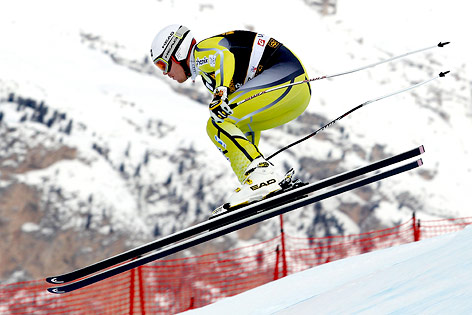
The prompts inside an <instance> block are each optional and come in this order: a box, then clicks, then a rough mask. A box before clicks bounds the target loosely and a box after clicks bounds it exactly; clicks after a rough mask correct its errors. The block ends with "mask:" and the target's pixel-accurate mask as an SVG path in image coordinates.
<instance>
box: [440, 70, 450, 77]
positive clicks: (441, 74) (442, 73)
mask: <svg viewBox="0 0 472 315" xmlns="http://www.w3.org/2000/svg"><path fill="white" fill-rule="evenodd" d="M449 72H451V71H444V72H441V73H439V76H440V77H441V78H443V77H445V76H446V74H448V73H449Z"/></svg>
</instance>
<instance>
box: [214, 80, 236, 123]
mask: <svg viewBox="0 0 472 315" xmlns="http://www.w3.org/2000/svg"><path fill="white" fill-rule="evenodd" d="M209 108H210V116H211V118H212V119H213V120H214V121H216V122H217V123H222V122H223V121H224V120H225V118H227V117H228V116H229V115H231V114H232V113H233V110H232V109H231V108H230V107H229V105H228V88H227V87H226V86H219V87H217V88H216V89H215V91H214V92H213V100H212V101H211V103H210V106H209Z"/></svg>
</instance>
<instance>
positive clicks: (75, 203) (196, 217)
mask: <svg viewBox="0 0 472 315" xmlns="http://www.w3.org/2000/svg"><path fill="white" fill-rule="evenodd" d="M327 3H332V4H335V5H333V6H328V7H323V6H320V5H319V4H318V2H316V1H308V0H305V1H302V0H298V1H291V2H286V1H280V0H277V1H275V0H272V1H265V0H264V1H257V2H255V1H247V0H242V1H239V2H237V3H235V2H229V1H216V0H205V1H203V0H193V1H190V0H181V1H178V0H160V1H158V0H153V1H151V0H139V1H133V2H130V1H108V0H102V1H89V0H86V1H82V2H80V3H68V2H65V1H58V0H47V1H41V2H38V1H26V0H19V1H4V2H2V10H0V30H1V31H0V40H1V49H0V235H1V238H0V257H1V258H0V266H1V270H0V282H12V281H19V280H27V279H37V278H42V277H45V276H48V275H50V274H52V273H57V272H63V271H67V270H71V269H73V268H76V267H80V266H83V265H85V264H88V263H92V262H94V261H96V260H99V259H103V258H105V257H108V256H110V255H113V254H115V253H118V252H121V251H123V250H125V249H128V248H130V247H133V246H136V245H139V244H142V243H143V242H147V241H150V240H152V239H155V238H156V237H160V236H163V235H168V234H169V233H172V232H174V231H176V230H179V229H182V228H185V227H188V226H190V225H192V224H195V223H197V222H201V221H203V220H206V219H207V217H208V215H209V212H210V211H211V209H213V208H214V207H216V206H217V205H219V204H221V203H222V202H224V199H225V197H226V196H227V195H228V194H229V193H230V191H231V190H232V189H234V188H235V187H236V186H237V181H236V178H235V176H234V175H233V174H232V172H231V169H230V167H229V165H228V164H227V162H226V160H225V159H224V158H223V157H222V156H221V154H220V153H219V151H218V150H216V149H215V148H214V147H213V145H212V144H211V142H210V141H209V140H208V138H207V135H206V131H205V125H206V121H207V119H208V117H209V114H208V109H207V107H206V105H207V103H208V102H209V100H210V95H209V94H208V92H207V91H206V89H205V88H204V87H203V85H202V84H201V83H200V82H199V81H200V78H199V79H198V80H197V82H196V83H195V84H192V83H191V82H186V83H185V84H183V85H178V84H177V83H175V82H173V81H172V80H169V79H168V78H164V77H163V75H162V74H161V73H159V71H157V69H155V67H154V66H153V65H152V63H150V60H149V58H148V52H149V48H150V43H151V41H152V39H153V37H154V35H155V34H156V33H157V32H158V31H159V30H160V29H161V28H162V27H163V26H165V25H168V24H172V23H183V24H185V25H187V26H188V27H190V28H191V29H192V32H193V34H194V36H195V37H196V38H197V40H201V39H203V38H206V37H208V36H211V35H214V34H218V33H221V32H225V31H228V30H233V29H249V30H255V31H257V32H261V33H265V34H267V35H270V36H273V37H275V38H277V39H278V40H280V41H281V42H282V43H284V44H285V45H287V46H288V47H289V48H290V49H291V50H293V51H294V52H295V53H296V54H297V55H298V56H299V57H300V58H301V60H302V61H303V63H304V65H305V67H306V69H307V71H308V73H309V75H310V77H317V76H321V75H331V74H335V73H339V72H342V71H346V70H351V69H354V68H357V67H360V66H363V65H367V64H371V63H373V62H376V61H379V60H382V59H386V58H389V57H391V56H394V55H398V54H402V53H405V52H407V51H411V50H415V49H419V48H423V47H427V46H431V45H435V44H437V43H439V42H440V41H451V44H450V45H448V46H446V47H444V48H440V49H434V50H432V51H430V52H427V53H420V54H417V55H413V56H410V57H407V58H405V59H403V60H400V61H395V62H393V63H391V64H388V65H381V66H378V67H376V68H372V69H369V70H367V71H363V72H360V73H356V74H352V75H346V76H343V77H338V78H335V79H331V80H322V81H318V82H314V83H312V85H311V86H312V91H313V95H312V100H311V103H310V105H309V107H308V109H307V111H306V112H305V113H304V114H303V115H302V116H301V117H300V118H299V119H297V120H296V121H294V122H291V123H289V124H287V125H285V126H283V127H280V128H277V129H275V130H271V131H267V132H265V133H263V135H262V140H261V146H260V149H261V151H262V152H264V153H265V154H267V155H268V154H270V153H273V152H274V151H276V150H277V149H278V148H280V147H281V146H283V145H286V144H289V143H291V142H293V141H295V140H297V139H299V138H301V137H303V136H305V135H307V134H309V133H310V132H312V131H314V130H316V129H318V128H319V127H320V126H322V125H323V124H325V123H327V122H329V121H330V120H332V119H334V118H336V117H338V116H339V115H341V114H342V113H344V112H346V111H347V110H349V109H350V108H352V107H354V106H357V105H359V104H361V103H363V102H365V101H367V100H369V99H372V98H375V97H379V96H382V95H385V94H388V93H390V92H393V91H395V90H398V89H401V88H404V87H407V86H410V85H412V84H415V83H417V82H420V81H423V80H425V79H428V78H430V77H432V76H435V75H437V74H438V73H439V72H441V71H447V70H450V71H451V73H450V74H449V75H448V76H447V77H446V78H444V79H440V80H436V81H434V82H433V83H431V84H430V85H428V86H424V87H420V88H418V89H416V90H414V91H412V92H408V93H404V94H401V95H398V96H395V97H392V98H389V99H386V100H382V101H380V102H377V103H374V104H371V105H369V106H367V107H366V108H363V109H362V110H360V111H358V112H356V113H355V114H353V115H351V116H349V117H348V118H346V119H343V120H342V121H341V122H339V123H338V124H336V125H335V126H333V127H331V128H329V129H327V130H325V131H323V133H321V134H319V135H317V137H315V138H313V139H310V140H308V141H306V142H304V143H302V144H300V145H298V146H297V147H295V148H293V149H291V150H290V151H288V152H285V153H283V154H280V155H278V156H277V157H275V158H274V159H273V160H272V161H273V162H274V163H275V164H276V165H279V166H280V167H281V169H283V170H286V169H288V168H290V167H294V168H295V170H296V171H297V175H298V176H299V177H300V178H301V179H303V180H306V181H310V182H313V181H316V180H319V179H322V178H325V177H327V176H331V175H334V174H337V173H340V172H342V171H345V170H350V169H353V168H357V167H359V166H363V165H366V164H368V163H370V162H372V161H374V160H378V159H381V158H384V157H387V156H390V155H393V154H397V153H401V152H403V151H406V150H408V149H411V148H413V147H415V146H419V145H422V144H423V145H424V146H425V148H426V153H425V154H424V156H423V160H424V163H425V165H424V166H423V167H421V168H420V169H419V170H417V171H413V172H410V173H408V174H403V175H400V176H397V177H395V178H391V179H388V180H385V181H383V182H381V183H380V184H375V185H371V186H368V187H366V188H362V189H359V190H356V191H354V192H351V193H347V194H344V195H342V196H339V197H336V198H332V199H331V200H328V201H325V202H322V203H319V204H317V205H313V206H310V207H306V208H305V209H303V210H297V211H295V212H293V213H290V214H288V215H286V216H285V222H286V223H285V224H286V226H285V230H286V231H287V232H288V233H290V234H292V235H297V236H324V235H332V234H351V233H359V232H363V231H367V230H372V229H378V228H382V227H388V226H392V225H396V224H398V223H400V222H403V221H405V220H407V219H409V218H410V217H411V213H412V212H413V211H416V212H417V215H418V217H420V218H424V219H429V218H444V217H460V216H470V211H471V209H470V203H469V200H468V198H467V192H468V191H469V190H470V187H472V185H471V184H472V176H471V175H472V167H471V165H470V162H469V161H470V160H471V152H470V150H471V148H472V145H471V144H472V140H471V137H470V135H471V134H472V76H471V66H472V57H471V56H472V54H471V47H472V46H471V45H470V43H469V40H468V32H469V30H470V28H471V26H472V25H471V24H472V23H471V22H470V21H469V19H468V16H467V10H466V8H465V4H464V3H463V2H462V1H459V0H457V1H449V2H447V3H446V2H444V1H426V0H421V1H415V2H414V3H411V2H409V1H406V0H401V1H396V2H394V3H393V2H387V1H374V0H359V1H348V0H338V1H328V2H327ZM325 9H326V10H325ZM278 233H279V222H278V220H277V219H272V220H269V221H267V222H265V223H263V224H260V225H258V226H256V227H250V228H246V229H244V230H243V231H240V232H237V233H233V234H231V235H229V236H227V237H224V238H220V239H218V240H215V241H214V242H211V243H209V244H206V245H204V246H199V247H197V248H194V249H193V251H187V252H185V253H184V254H185V255H194V254H199V253H203V252H210V251H217V250H222V249H228V248H233V247H239V246H242V245H243V244H247V243H255V242H260V241H261V240H265V239H267V238H269V237H271V236H274V235H276V234H278Z"/></svg>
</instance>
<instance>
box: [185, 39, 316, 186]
mask: <svg viewBox="0 0 472 315" xmlns="http://www.w3.org/2000/svg"><path fill="white" fill-rule="evenodd" d="M193 57H194V60H195V67H196V71H197V74H200V75H201V76H202V79H203V82H204V84H205V86H206V87H207V88H208V89H209V90H210V91H211V92H213V91H214V89H215V88H216V87H219V86H226V87H228V100H229V104H233V103H237V102H239V101H241V100H244V99H247V98H249V97H250V96H253V95H254V94H256V93H258V92H261V91H265V90H267V89H269V88H273V87H276V86H281V85H284V84H288V83H293V82H297V81H303V80H306V79H308V76H307V73H306V71H305V69H304V67H303V65H302V63H301V62H300V60H299V59H298V58H297V57H296V56H295V55H294V54H293V53H292V52H291V51H290V50H289V49H288V48H287V47H285V46H284V45H282V44H281V43H280V42H278V41H277V40H275V39H274V38H271V37H267V36H265V35H263V34H258V33H255V32H250V31H232V32H227V33H224V34H221V35H216V36H213V37H210V38H207V39H205V40H202V41H201V42H199V43H198V44H196V46H195V49H194V55H193ZM310 96H311V91H310V86H309V83H307V84H298V85H294V86H289V87H286V88H282V89H279V90H276V91H273V92H269V93H265V94H262V95H260V96H258V97H255V98H253V99H251V100H249V101H246V102H244V103H242V104H240V105H239V106H237V107H236V108H234V113H233V114H232V115H230V116H229V117H228V118H226V119H225V121H224V122H222V123H216V122H215V121H213V120H212V119H211V118H210V119H209V120H208V123H207V133H208V135H209V137H210V139H211V140H212V141H213V143H214V144H215V145H216V146H217V147H218V149H219V150H220V151H221V152H223V154H224V155H225V156H226V158H227V159H228V160H229V161H230V163H231V167H232V168H233V171H234V172H235V174H236V175H237V176H238V179H239V180H240V182H242V181H243V180H244V172H245V170H246V168H247V166H248V165H249V164H250V163H251V161H252V160H254V159H255V158H257V157H259V156H260V155H262V154H261V153H260V152H259V150H258V148H257V146H258V143H259V139H260V135H261V131H262V130H266V129H271V128H274V127H277V126H280V125H283V124H285V123H287V122H289V121H291V120H293V119H295V118H296V117H298V116H299V115H300V114H301V113H303V111H304V110H305V108H306V107H307V106H308V103H309V101H310Z"/></svg>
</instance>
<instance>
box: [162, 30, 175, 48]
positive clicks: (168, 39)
mask: <svg viewBox="0 0 472 315" xmlns="http://www.w3.org/2000/svg"><path fill="white" fill-rule="evenodd" d="M172 35H174V32H171V33H170V34H169V36H167V38H166V40H165V41H164V44H162V47H161V48H162V49H164V48H166V46H167V44H168V43H169V41H170V39H171V38H172Z"/></svg>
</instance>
